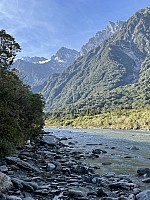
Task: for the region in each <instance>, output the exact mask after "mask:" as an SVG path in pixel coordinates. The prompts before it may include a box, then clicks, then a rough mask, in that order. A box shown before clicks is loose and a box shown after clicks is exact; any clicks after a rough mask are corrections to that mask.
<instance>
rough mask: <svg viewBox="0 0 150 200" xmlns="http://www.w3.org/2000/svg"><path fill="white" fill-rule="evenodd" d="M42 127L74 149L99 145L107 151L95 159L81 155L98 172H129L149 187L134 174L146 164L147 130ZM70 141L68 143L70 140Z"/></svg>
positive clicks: (149, 151) (148, 154)
mask: <svg viewBox="0 0 150 200" xmlns="http://www.w3.org/2000/svg"><path fill="white" fill-rule="evenodd" d="M45 131H48V132H51V133H53V134H54V135H56V136H58V137H60V138H62V137H67V138H70V139H69V140H66V141H63V142H64V143H65V144H68V143H69V142H71V143H72V144H73V145H74V147H73V148H74V149H76V150H77V151H80V152H81V153H83V152H87V153H92V150H93V149H102V150H105V151H106V152H107V153H105V154H101V155H99V158H96V159H90V158H87V159H84V160H83V162H86V163H88V164H90V165H91V166H92V167H94V168H95V170H96V172H97V173H99V174H104V173H108V172H114V173H116V174H120V175H129V176H130V178H131V177H132V178H133V180H134V181H135V182H137V183H139V181H141V183H140V184H142V185H143V187H144V188H148V189H150V183H147V184H146V185H145V184H144V183H142V179H143V177H141V178H139V177H138V178H137V170H138V169H139V168H150V131H142V130H141V131H135V130H131V131H127V130H110V129H75V128H45ZM71 143H70V144H71Z"/></svg>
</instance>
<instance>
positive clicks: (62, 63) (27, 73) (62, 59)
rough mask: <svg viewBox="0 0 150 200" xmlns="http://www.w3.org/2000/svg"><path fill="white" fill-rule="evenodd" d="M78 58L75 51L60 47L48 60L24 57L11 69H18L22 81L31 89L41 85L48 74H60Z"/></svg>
mask: <svg viewBox="0 0 150 200" xmlns="http://www.w3.org/2000/svg"><path fill="white" fill-rule="evenodd" d="M78 56H79V53H78V52H77V51H76V50H72V49H67V48H65V47H62V48H60V49H59V50H58V51H57V53H56V55H53V56H52V57H51V58H50V59H46V58H44V57H24V58H21V59H18V60H16V61H15V63H14V65H13V66H12V67H13V68H16V69H18V70H19V74H20V76H21V77H22V79H23V81H24V82H25V83H27V84H29V85H30V86H31V87H33V86H37V85H40V84H42V83H43V82H44V81H45V80H46V79H47V77H48V76H49V75H50V74H53V73H58V72H62V71H63V70H64V69H65V68H66V67H68V66H70V65H71V64H72V63H73V62H74V60H75V59H76V58H77V57H78Z"/></svg>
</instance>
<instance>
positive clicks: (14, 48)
mask: <svg viewBox="0 0 150 200" xmlns="http://www.w3.org/2000/svg"><path fill="white" fill-rule="evenodd" d="M20 51H21V47H20V45H19V44H18V43H17V42H16V41H15V39H14V38H13V37H12V36H11V35H9V34H7V33H6V31H5V30H1V31H0V66H1V67H2V68H3V69H5V70H8V69H9V68H10V66H11V64H12V63H13V61H14V59H15V57H16V54H17V52H20Z"/></svg>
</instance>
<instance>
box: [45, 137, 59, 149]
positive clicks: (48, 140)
mask: <svg viewBox="0 0 150 200" xmlns="http://www.w3.org/2000/svg"><path fill="white" fill-rule="evenodd" d="M58 141H59V140H58V138H56V137H55V136H54V135H44V136H43V142H44V143H45V144H48V145H50V146H55V145H57V144H58Z"/></svg>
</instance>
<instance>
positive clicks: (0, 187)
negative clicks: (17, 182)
mask: <svg viewBox="0 0 150 200" xmlns="http://www.w3.org/2000/svg"><path fill="white" fill-rule="evenodd" d="M12 186H13V184H12V182H11V178H10V177H9V176H7V175H6V174H4V173H2V172H0V191H2V192H3V191H6V190H9V189H10V188H12Z"/></svg>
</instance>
